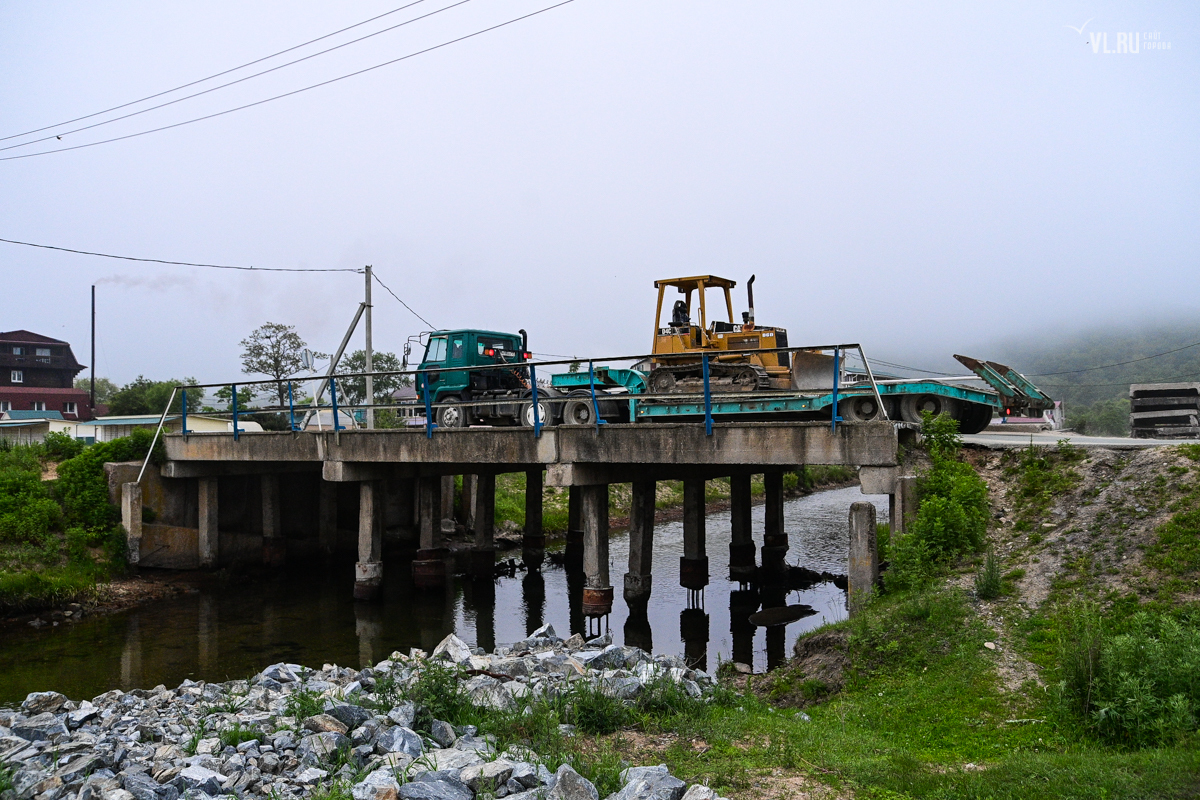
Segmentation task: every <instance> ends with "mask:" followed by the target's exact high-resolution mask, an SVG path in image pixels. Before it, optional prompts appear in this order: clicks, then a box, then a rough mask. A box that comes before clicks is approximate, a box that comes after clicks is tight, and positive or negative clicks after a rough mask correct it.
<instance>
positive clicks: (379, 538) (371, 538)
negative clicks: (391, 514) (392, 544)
mask: <svg viewBox="0 0 1200 800" xmlns="http://www.w3.org/2000/svg"><path fill="white" fill-rule="evenodd" d="M382 554H383V481H363V482H362V483H360V484H359V485H358V563H356V564H355V565H354V599H355V600H373V599H375V598H377V597H379V593H380V591H381V590H382V588H383V562H382V560H381V558H382Z"/></svg>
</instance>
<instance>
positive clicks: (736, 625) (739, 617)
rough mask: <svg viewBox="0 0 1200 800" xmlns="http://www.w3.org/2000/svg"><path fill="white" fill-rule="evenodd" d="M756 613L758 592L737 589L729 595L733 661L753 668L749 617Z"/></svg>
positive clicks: (751, 589) (752, 643) (752, 634)
mask: <svg viewBox="0 0 1200 800" xmlns="http://www.w3.org/2000/svg"><path fill="white" fill-rule="evenodd" d="M755 611H758V590H757V589H754V588H750V589H739V590H735V591H732V592H730V593H729V634H730V637H731V638H732V640H733V660H734V662H736V663H739V664H745V665H747V666H749V667H753V666H754V632H755V629H756V626H755V625H754V623H753V622H751V621H750V615H751V614H753V613H754V612H755Z"/></svg>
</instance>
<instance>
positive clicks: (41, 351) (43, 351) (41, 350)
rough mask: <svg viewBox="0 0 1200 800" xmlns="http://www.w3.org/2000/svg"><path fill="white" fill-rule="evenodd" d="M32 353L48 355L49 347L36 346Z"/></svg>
mask: <svg viewBox="0 0 1200 800" xmlns="http://www.w3.org/2000/svg"><path fill="white" fill-rule="evenodd" d="M34 355H37V356H48V355H50V348H49V347H38V348H36V349H35V350H34Z"/></svg>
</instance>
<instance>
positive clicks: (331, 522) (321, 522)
mask: <svg viewBox="0 0 1200 800" xmlns="http://www.w3.org/2000/svg"><path fill="white" fill-rule="evenodd" d="M337 488H338V487H337V484H336V483H331V482H330V481H321V489H320V492H321V494H320V497H319V498H318V499H317V541H318V543H319V544H320V547H321V552H322V553H324V554H325V555H327V556H328V555H333V552H334V551H335V550H337Z"/></svg>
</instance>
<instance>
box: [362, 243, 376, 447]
mask: <svg viewBox="0 0 1200 800" xmlns="http://www.w3.org/2000/svg"><path fill="white" fill-rule="evenodd" d="M365 272H366V275H367V295H366V297H365V298H364V299H363V303H364V305H365V307H366V309H367V347H366V350H367V403H368V406H367V429H368V430H370V429H372V428H374V427H375V409H374V408H372V406H374V405H375V378H374V377H372V375H371V373H372V372H373V371H374V369H375V365H374V362H373V358H372V352H371V265H370V264H368V265H367V268H366V270H365Z"/></svg>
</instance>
